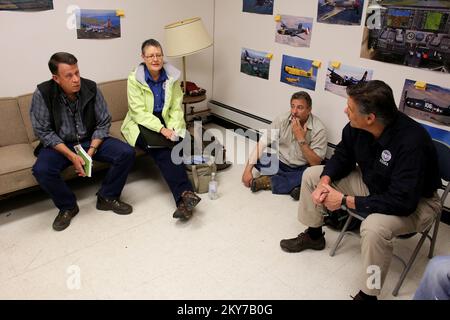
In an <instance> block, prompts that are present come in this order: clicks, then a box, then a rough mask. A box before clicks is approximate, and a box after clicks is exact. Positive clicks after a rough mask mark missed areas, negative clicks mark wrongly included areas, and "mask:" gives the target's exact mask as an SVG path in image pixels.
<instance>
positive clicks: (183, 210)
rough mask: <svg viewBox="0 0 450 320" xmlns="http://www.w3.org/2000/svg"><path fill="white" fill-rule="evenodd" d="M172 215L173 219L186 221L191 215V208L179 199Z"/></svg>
mask: <svg viewBox="0 0 450 320" xmlns="http://www.w3.org/2000/svg"><path fill="white" fill-rule="evenodd" d="M173 217H174V218H175V219H180V220H183V221H187V220H189V219H190V218H191V217H192V210H189V209H188V208H187V207H186V204H185V203H184V202H183V201H180V203H179V204H178V207H177V210H175V212H174V213H173Z"/></svg>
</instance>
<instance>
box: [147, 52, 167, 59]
mask: <svg viewBox="0 0 450 320" xmlns="http://www.w3.org/2000/svg"><path fill="white" fill-rule="evenodd" d="M162 57H163V55H162V54H161V53H157V54H151V55H148V56H144V58H145V59H147V60H153V59H155V58H156V59H157V60H161V58H162Z"/></svg>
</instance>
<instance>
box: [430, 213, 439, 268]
mask: <svg viewBox="0 0 450 320" xmlns="http://www.w3.org/2000/svg"><path fill="white" fill-rule="evenodd" d="M441 214H442V213H441V212H439V213H438V215H437V217H436V221H435V222H434V228H433V237H432V238H431V243H430V251H429V252H428V258H429V259H431V258H433V254H434V247H435V245H436V239H437V234H438V230H439V222H440V221H441Z"/></svg>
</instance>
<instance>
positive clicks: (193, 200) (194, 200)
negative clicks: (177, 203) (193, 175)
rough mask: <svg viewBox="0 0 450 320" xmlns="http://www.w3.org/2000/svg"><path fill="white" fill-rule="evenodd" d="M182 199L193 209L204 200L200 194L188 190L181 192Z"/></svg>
mask: <svg viewBox="0 0 450 320" xmlns="http://www.w3.org/2000/svg"><path fill="white" fill-rule="evenodd" d="M181 200H182V202H183V203H184V205H185V206H186V209H187V210H189V211H192V210H193V209H194V208H195V206H196V205H197V204H198V203H199V202H200V200H202V198H200V197H199V196H198V195H196V194H195V193H194V192H192V191H189V190H186V191H184V192H183V193H182V194H181Z"/></svg>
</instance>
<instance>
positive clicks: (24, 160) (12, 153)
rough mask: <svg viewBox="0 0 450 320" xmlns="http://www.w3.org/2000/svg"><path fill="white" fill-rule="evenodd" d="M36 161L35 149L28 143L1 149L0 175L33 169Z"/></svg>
mask: <svg viewBox="0 0 450 320" xmlns="http://www.w3.org/2000/svg"><path fill="white" fill-rule="evenodd" d="M35 161H36V157H35V156H34V155H33V148H32V147H31V145H30V144H28V143H24V144H15V145H11V146H6V147H0V163H1V164H2V165H1V166H0V175H2V174H5V173H7V172H12V171H18V170H22V169H25V168H31V167H32V166H33V164H34V162H35Z"/></svg>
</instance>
